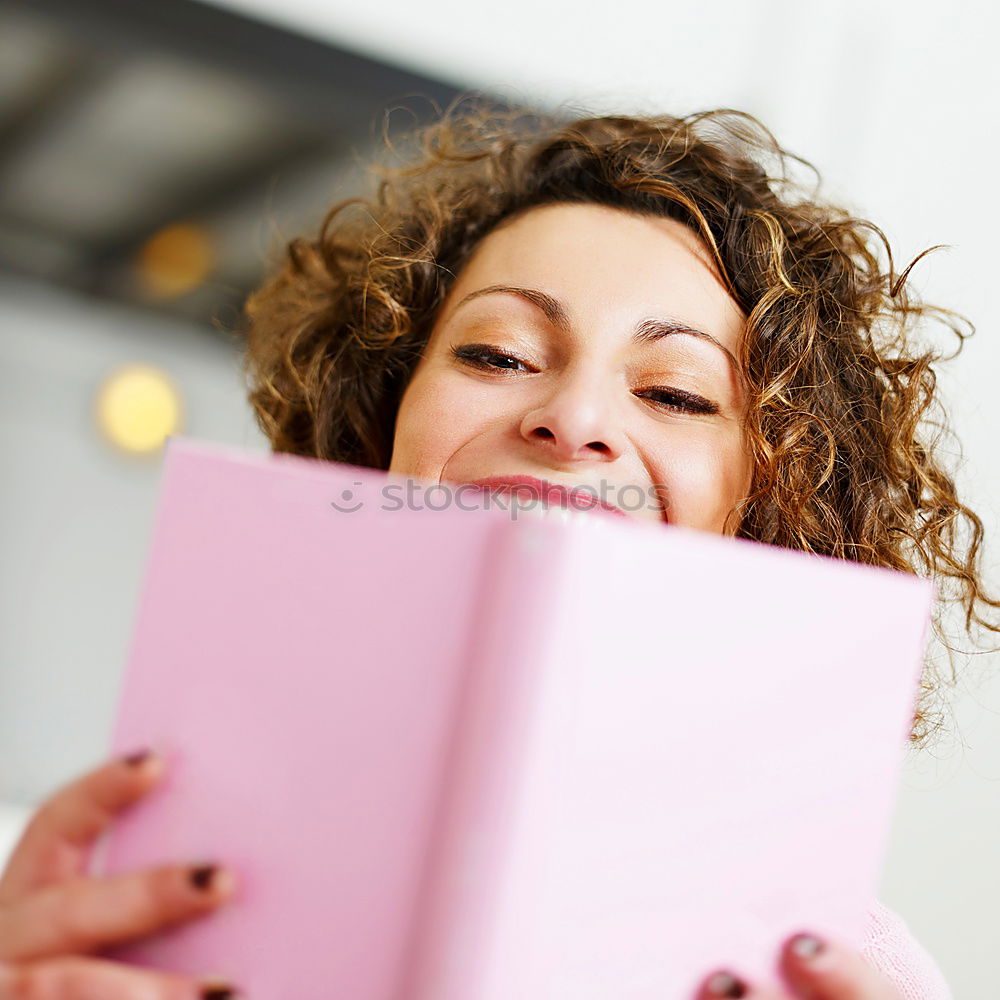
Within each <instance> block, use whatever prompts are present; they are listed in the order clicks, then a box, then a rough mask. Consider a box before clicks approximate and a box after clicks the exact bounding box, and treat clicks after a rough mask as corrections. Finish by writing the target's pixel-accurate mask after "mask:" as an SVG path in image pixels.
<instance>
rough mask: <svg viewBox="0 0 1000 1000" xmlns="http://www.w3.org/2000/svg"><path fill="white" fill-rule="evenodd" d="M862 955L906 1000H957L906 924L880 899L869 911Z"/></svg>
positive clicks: (931, 959)
mask: <svg viewBox="0 0 1000 1000" xmlns="http://www.w3.org/2000/svg"><path fill="white" fill-rule="evenodd" d="M861 954H862V955H864V957H865V958H866V959H867V960H868V961H869V962H870V963H871V964H872V965H874V966H875V968H877V969H879V970H880V971H881V972H882V973H883V974H884V975H885V976H887V977H888V978H889V979H890V980H891V981H892V982H893V983H894V984H895V986H896V989H897V990H899V994H900V996H901V997H903V1000H953V998H952V995H951V990H950V989H949V988H948V984H947V983H946V982H945V981H944V976H943V975H942V974H941V970H940V969H939V968H938V966H937V963H936V962H935V961H934V959H933V958H931V956H930V955H929V954H928V953H927V952H926V951H924V949H923V948H922V947H921V946H920V945H919V944H918V943H917V941H916V939H915V938H914V937H913V935H912V934H911V933H910V929H909V927H908V926H907V925H906V922H905V921H904V920H903V919H902V918H901V917H900V916H899V915H898V914H896V913H893V911H892V910H890V909H889V908H888V907H887V906H883V905H882V903H880V902H879V901H878V900H877V899H876V900H873V901H872V905H871V907H870V908H869V910H868V925H867V927H866V929H865V940H864V943H863V944H862V946H861Z"/></svg>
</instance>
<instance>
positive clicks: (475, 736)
mask: <svg viewBox="0 0 1000 1000" xmlns="http://www.w3.org/2000/svg"><path fill="white" fill-rule="evenodd" d="M570 538H571V533H570V532H567V531H566V529H565V528H564V526H562V525H559V524H551V523H547V522H542V521H535V520H531V521H527V520H526V521H523V522H520V523H517V522H506V523H505V522H502V521H498V529H497V533H496V536H495V538H494V539H493V541H492V543H491V548H492V552H493V558H492V559H491V561H490V563H489V565H488V566H486V567H485V568H484V579H483V590H482V599H481V601H480V604H479V607H480V608H481V609H482V611H481V614H480V616H479V617H478V620H476V621H473V622H472V623H471V629H470V635H469V644H468V648H469V654H468V657H467V661H466V663H467V667H466V671H465V674H464V681H463V690H462V692H461V694H460V696H459V697H458V698H457V699H456V709H455V716H454V719H453V726H452V744H451V750H450V753H449V754H448V758H447V763H446V767H445V773H444V774H443V777H442V793H441V797H440V799H439V805H438V807H437V815H436V820H435V828H434V833H433V835H432V837H431V847H430V851H429V855H428V858H427V864H426V867H425V869H424V882H423V888H422V891H421V892H420V894H419V896H418V903H417V907H416V912H415V913H414V918H413V922H412V927H413V936H412V938H411V948H410V952H409V958H408V961H406V962H405V963H404V966H403V968H402V970H401V976H400V981H399V986H398V989H397V990H396V992H395V994H394V998H395V1000H475V998H477V997H479V996H484V995H485V992H486V988H485V986H484V977H485V976H486V974H487V970H486V967H487V965H488V950H489V945H490V939H491V933H492V928H493V924H494V923H495V917H496V913H495V908H496V905H497V899H498V897H499V887H500V886H501V885H502V883H503V879H504V871H505V860H506V859H507V858H508V854H509V849H510V837H511V832H512V829H513V825H514V822H515V819H516V816H515V814H516V811H517V798H518V795H517V790H518V786H519V783H520V780H521V776H522V775H523V773H524V769H525V767H526V766H527V764H528V763H529V762H528V759H527V757H528V754H529V748H530V739H529V738H528V737H529V732H530V728H531V720H532V718H533V714H534V709H535V707H536V705H535V702H536V699H537V693H538V690H539V685H540V682H541V680H542V677H541V674H542V671H543V669H544V663H545V662H546V661H547V659H548V656H547V649H548V644H550V643H551V642H553V641H555V635H554V632H553V622H554V621H555V620H556V613H555V612H556V604H557V599H558V594H559V592H560V591H559V587H560V581H561V580H563V576H564V573H565V571H566V566H567V565H568V561H567V555H568V546H569V545H570V544H571V543H570Z"/></svg>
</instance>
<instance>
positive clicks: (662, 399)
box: [636, 386, 719, 414]
mask: <svg viewBox="0 0 1000 1000" xmlns="http://www.w3.org/2000/svg"><path fill="white" fill-rule="evenodd" d="M636 395H637V396H639V397H641V398H643V399H649V400H651V401H652V402H654V403H656V404H657V405H658V406H662V407H664V408H666V409H668V410H674V411H675V412H680V413H706V414H713V413H718V412H719V407H718V405H717V404H716V403H713V402H712V401H711V400H710V399H705V397H704V396H699V395H697V394H695V393H693V392H688V391H687V390H685V389H669V388H666V387H665V386H664V387H660V386H654V387H653V388H650V389H643V390H642V391H641V392H637V393H636Z"/></svg>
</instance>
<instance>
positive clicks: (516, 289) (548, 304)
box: [451, 285, 740, 374]
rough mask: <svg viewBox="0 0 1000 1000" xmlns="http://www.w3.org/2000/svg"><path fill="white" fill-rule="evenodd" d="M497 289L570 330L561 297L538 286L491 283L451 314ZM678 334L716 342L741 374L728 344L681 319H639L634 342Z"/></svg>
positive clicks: (555, 323)
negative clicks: (529, 304) (555, 296)
mask: <svg viewBox="0 0 1000 1000" xmlns="http://www.w3.org/2000/svg"><path fill="white" fill-rule="evenodd" d="M497 292H505V293H508V294H510V295H518V296H520V297H521V298H522V299H527V300H528V301H529V302H531V303H533V304H534V305H536V306H538V308H539V309H541V310H542V312H543V313H544V314H545V316H546V318H547V319H548V320H549V322H550V323H552V324H553V325H555V326H557V327H559V329H561V330H563V331H564V332H566V333H568V332H569V330H570V322H569V316H568V315H567V313H566V310H565V308H564V307H563V305H562V303H561V302H560V301H559V300H558V299H555V298H553V297H552V296H551V295H549V294H547V293H546V292H541V291H539V290H538V289H537V288H522V287H521V286H520V285H489V286H487V287H486V288H477V289H476V290H475V291H474V292H469V294H468V295H466V296H465V298H463V299H462V301H461V302H459V303H458V305H457V306H455V308H454V309H452V311H451V315H452V316H454V314H455V313H456V312H458V310H459V309H461V308H462V306H464V305H465V304H466V302H471V301H472V300H473V299H478V298H479V297H480V296H481V295H492V294H494V293H497ZM677 333H684V334H687V335H688V336H691V337H698V338H699V339H700V340H707V341H708V342H709V343H710V344H715V346H716V347H718V348H719V350H720V351H722V352H723V353H724V354H725V355H726V357H727V358H728V359H729V363H730V364H731V365H732V366H733V369H734V371H735V372H736V373H737V374H739V371H740V367H739V362H737V360H736V357H735V356H734V355H733V352H732V351H730V350H729V348H728V347H726V346H725V344H722V343H720V341H718V340H717V339H716V338H715V337H713V336H712V335H711V334H710V333H705V332H704V330H698V329H696V328H695V327H693V326H689V325H688V324H687V323H682V322H680V320H674V319H644V320H640V321H639V323H638V324H637V325H636V328H635V330H634V331H633V333H632V342H633V343H635V344H650V343H654V342H655V341H657V340H661V339H662V338H663V337H669V336H672V335H673V334H677Z"/></svg>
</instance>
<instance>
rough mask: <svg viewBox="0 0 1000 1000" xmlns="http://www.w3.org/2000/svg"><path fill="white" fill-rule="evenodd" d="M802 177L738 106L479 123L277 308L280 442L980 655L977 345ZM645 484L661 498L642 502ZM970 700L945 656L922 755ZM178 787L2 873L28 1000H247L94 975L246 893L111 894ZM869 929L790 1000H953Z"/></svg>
mask: <svg viewBox="0 0 1000 1000" xmlns="http://www.w3.org/2000/svg"><path fill="white" fill-rule="evenodd" d="M791 159H792V158H790V157H789V156H788V154H786V153H784V152H783V151H782V150H781V149H780V148H779V147H778V146H777V144H776V143H775V142H774V140H773V139H772V138H771V136H770V135H769V133H767V132H766V130H764V129H763V128H762V127H761V126H760V125H759V124H758V123H756V122H755V121H754V120H753V119H751V118H749V117H748V116H744V115H740V114H738V113H735V112H716V113H710V114H705V115H694V116H689V117H688V118H684V119H678V118H672V117H667V116H663V117H658V118H655V119H636V118H627V117H604V118H584V119H580V120H577V121H576V122H574V123H572V124H569V125H563V124H560V123H559V122H556V121H546V120H543V119H540V118H538V117H536V116H532V117H518V116H517V115H510V116H499V115H492V116H491V115H489V114H487V113H485V112H477V111H476V110H475V109H473V110H471V111H469V112H468V113H465V114H463V113H460V112H459V111H458V110H455V109H453V110H452V111H451V112H449V113H448V114H447V115H445V116H443V118H442V119H441V121H439V122H438V123H436V124H435V125H433V126H431V127H430V128H429V129H427V130H426V132H425V133H424V134H423V144H422V147H421V152H420V153H419V154H418V155H417V157H416V158H415V159H414V161H413V162H412V163H407V164H404V165H403V166H401V167H398V168H393V169H387V170H386V171H384V173H383V181H382V184H381V186H380V188H379V192H378V196H377V197H376V198H375V199H374V200H373V201H371V202H368V201H364V200H361V199H352V200H350V201H348V202H345V203H342V204H341V205H338V206H336V207H335V208H334V209H333V210H332V211H331V212H330V214H329V215H328V217H327V219H326V221H325V223H324V225H323V226H322V229H321V231H320V233H319V234H318V236H317V237H316V238H315V239H312V240H305V239H300V240H295V241H293V242H292V243H291V244H290V245H289V247H288V253H287V257H286V259H285V261H284V264H283V266H282V267H281V268H280V270H279V271H278V273H277V274H276V275H275V276H274V277H273V278H272V280H271V281H270V282H269V283H268V284H267V285H266V286H265V287H264V288H263V289H262V290H260V291H259V292H257V293H256V294H255V295H254V296H252V297H251V299H250V301H249V304H248V310H247V311H248V317H249V327H248V331H247V337H248V351H247V371H248V372H249V374H250V376H251V392H250V399H251V401H252V403H253V405H254V407H255V409H256V412H257V416H258V419H259V421H260V423H261V426H262V427H263V428H264V430H265V431H266V433H267V434H268V436H269V438H270V440H271V442H272V445H273V447H274V448H275V449H276V450H280V451H288V452H295V453H300V454H304V455H310V456H314V457H319V458H323V459H330V460H334V461H343V462H351V463H355V464H360V465H367V466H370V467H375V468H382V469H386V468H387V469H389V470H391V471H394V472H397V473H400V474H404V475H411V476H416V477H421V478H424V479H431V480H434V481H439V482H454V483H465V482H478V481H481V480H483V479H491V480H493V483H494V488H497V489H503V490H506V491H508V492H509V491H512V490H513V491H520V490H525V489H528V490H529V491H531V490H536V491H538V492H539V493H540V495H544V497H545V500H546V502H547V503H549V504H562V505H571V504H572V501H573V500H574V498H578V497H579V496H580V495H581V492H582V491H586V492H588V493H591V494H598V495H600V496H601V497H602V499H604V500H605V501H606V502H607V504H608V505H609V506H611V507H617V508H618V509H619V510H620V511H622V512H624V513H626V515H627V516H634V517H644V518H651V519H659V520H663V521H666V522H669V523H671V524H679V525H685V526H688V527H692V528H697V529H700V530H704V531H709V532H716V533H721V534H730V535H736V536H740V537H744V538H751V539H756V540H758V541H761V542H766V543H771V544H775V545H782V546H786V547H789V548H793V549H798V550H802V551H806V552H815V553H822V554H825V555H830V556H836V557H841V558H846V559H852V560H856V561H859V562H863V563H867V564H870V565H875V566H886V567H892V568H895V569H899V570H906V571H909V572H914V573H921V574H928V575H933V576H934V577H936V578H937V580H938V582H939V585H940V588H941V593H942V609H943V608H944V605H945V604H947V603H948V602H949V601H951V602H956V603H957V604H958V606H959V607H960V608H961V609H962V610H963V612H964V616H965V617H964V621H965V628H966V629H967V630H968V631H969V632H970V633H971V632H972V631H974V629H975V628H976V627H977V626H980V627H985V628H988V629H992V630H994V631H997V630H1000V626H997V625H996V624H994V623H991V621H990V620H989V619H988V618H987V617H984V616H985V614H986V612H987V611H989V610H991V609H996V608H997V607H1000V602H997V601H995V600H993V599H991V598H989V597H987V596H986V594H985V593H984V590H983V587H982V581H981V575H980V570H979V566H978V550H979V545H980V541H981V538H982V533H983V529H982V524H981V522H980V520H979V518H978V517H977V516H976V514H975V513H974V512H973V511H972V510H970V509H969V508H968V507H967V506H965V505H964V504H963V503H962V502H961V501H960V500H959V498H958V496H957V494H956V490H955V486H954V483H953V481H952V479H951V478H949V476H948V474H947V472H946V471H945V469H944V468H943V467H942V465H941V464H940V462H939V460H938V458H937V455H936V452H935V448H934V445H933V442H931V441H929V440H926V439H925V438H924V437H923V436H922V434H923V426H924V424H925V422H926V421H927V418H928V416H929V415H930V414H931V412H932V409H933V408H934V407H935V406H936V405H937V398H936V395H935V376H934V369H933V363H934V362H935V361H936V360H938V358H937V356H936V355H934V354H933V353H932V352H930V351H925V352H917V351H915V350H914V349H913V348H912V347H911V345H910V336H911V329H912V327H913V326H914V324H916V323H917V322H918V321H920V320H922V319H924V318H927V317H931V316H937V317H938V318H941V319H943V320H944V321H945V324H946V326H948V327H949V328H950V329H951V330H953V331H954V332H955V334H957V336H958V337H959V343H960V344H961V340H962V338H963V337H964V336H965V335H966V334H965V333H964V332H963V330H962V328H961V326H960V325H959V324H958V322H957V320H955V319H954V318H953V317H952V316H951V314H949V313H946V312H944V311H941V310H935V309H933V308H932V307H929V306H923V305H920V304H919V303H917V302H915V301H914V300H913V299H912V298H911V297H910V295H909V294H908V292H907V290H906V289H905V287H904V279H905V273H904V275H903V276H901V277H898V278H897V277H896V276H895V274H894V271H893V267H892V261H891V256H889V258H888V269H887V271H886V270H883V268H882V266H881V264H880V262H879V257H878V252H877V251H878V249H879V248H880V247H881V248H884V249H885V250H886V252H888V245H887V244H886V243H885V240H884V237H883V236H882V234H881V232H880V231H879V230H878V229H877V228H876V227H874V226H873V225H871V224H870V223H867V222H865V221H863V220H858V219H854V218H852V217H851V216H850V215H848V214H847V213H845V212H843V211H841V210H839V209H836V208H834V207H831V206H828V205H825V204H823V203H822V202H820V201H818V200H817V199H816V198H815V197H814V196H805V195H803V194H802V193H801V192H800V191H799V189H798V188H797V187H796V185H795V184H793V183H792V181H791V179H790V178H789V176H788V175H787V172H786V170H785V168H786V167H787V165H788V164H789V162H790V161H791ZM525 477H528V478H527V479H526V478H525ZM526 484H527V485H526ZM626 488H629V489H631V490H632V491H633V493H632V495H636V494H635V490H636V488H638V490H639V491H640V492H641V495H643V496H645V497H650V498H653V500H652V501H651V502H649V503H646V504H643V505H641V506H639V507H635V506H634V505H628V507H627V506H626V504H624V503H623V502H620V499H621V497H623V496H624V495H625V492H624V491H625V489H626ZM574 489H575V490H576V491H577V492H576V493H574V492H573V491H574ZM940 621H941V616H940V615H939V616H938V625H939V626H940ZM939 687H940V682H939V680H938V678H937V676H936V673H935V671H934V670H932V668H931V665H930V664H928V668H927V671H926V677H925V682H924V685H923V691H922V696H921V699H920V703H919V704H918V706H917V712H916V714H915V717H914V726H913V733H912V738H913V741H914V742H915V743H921V742H924V741H926V739H927V737H928V735H929V734H930V732H931V731H932V730H933V724H932V723H931V719H932V715H931V712H930V708H931V707H932V702H933V699H934V698H935V697H936V696H937V692H938V690H939ZM162 766H163V765H162V762H161V761H160V760H159V759H158V758H156V757H155V756H152V755H145V756H143V755H142V754H138V755H136V756H135V757H134V758H132V759H131V760H129V761H125V762H111V763H108V764H106V765H105V766H104V767H102V768H99V769H97V770H95V771H93V772H91V773H90V774H89V775H87V776H85V777H83V778H82V779H80V780H79V781H77V782H75V783H74V784H72V785H69V786H67V787H66V788H65V789H63V790H62V791H60V792H59V793H57V794H56V795H55V796H54V797H53V798H52V799H50V800H49V801H48V802H47V803H46V804H44V805H43V806H42V808H41V809H40V810H39V811H38V813H36V815H35V816H34V818H33V820H32V822H31V824H30V825H29V827H28V829H27V831H26V833H25V835H24V837H23V838H22V840H21V842H20V843H19V845H18V847H17V849H16V850H15V853H14V855H13V856H12V858H11V861H10V864H9V866H8V868H7V870H6V871H5V873H4V875H3V878H2V880H0V957H2V958H5V959H6V960H7V966H6V969H5V971H4V973H3V975H0V1000H7V998H12V997H28V996H31V997H50V996H51V997H56V996H58V997H60V998H61V1000H75V998H81V1000H82V998H84V997H95V996H98V995H100V996H101V997H105V998H108V1000H117V998H119V997H121V998H124V997H126V996H139V995H141V996H144V997H150V998H153V997H156V998H161V997H162V998H167V997H170V998H178V1000H180V998H181V997H184V998H189V997H194V996H198V995H202V996H215V997H223V996H227V995H229V994H228V992H227V988H226V987H225V986H222V985H220V986H217V987H212V986H204V991H203V992H201V993H200V994H199V990H200V989H202V988H203V986H201V985H199V984H196V983H193V982H191V981H189V980H185V979H184V978H182V977H177V976H172V975H166V974H160V973H156V972H153V971H150V970H144V969H132V968H127V967H125V966H122V965H118V964H114V963H110V962H107V961H104V960H101V959H99V958H96V957H87V956H88V953H92V952H95V951H97V950H98V949H100V948H101V947H102V946H106V945H109V944H111V943H114V942H117V941H121V940H124V939H126V938H131V937H135V936H138V935H143V934H147V933H150V932H152V931H153V930H155V929H157V928H159V927H162V926H165V925H167V924H170V923H173V922H177V921H180V920H187V919H192V918H193V917H195V916H197V915H198V914H201V913H205V912H208V911H210V910H212V909H214V908H215V907H217V906H218V905H220V904H222V903H223V902H224V901H225V900H226V899H228V898H229V897H230V895H231V893H232V892H233V889H234V886H233V878H232V873H230V872H227V871H226V870H225V869H224V868H221V867H217V866H214V865H211V864H200V865H196V866H194V867H193V868H189V867H186V866H182V865H177V866H168V867H164V868H162V869H158V870H156V871H153V872H136V873H130V874H126V875H121V876H117V877H114V878H108V879H97V880H89V879H86V878H82V877H81V876H80V872H81V871H82V870H83V868H82V865H83V859H84V857H85V854H86V851H87V849H88V846H89V845H90V844H91V843H92V842H93V840H94V838H95V837H96V836H97V834H98V833H99V832H100V831H101V830H102V829H104V828H105V827H106V826H107V825H108V824H109V823H110V822H111V821H112V819H113V816H114V814H115V813H116V812H118V811H119V810H120V809H122V808H124V807H125V806H127V805H128V804H130V803H132V802H135V801H136V800H137V799H139V798H141V796H142V795H143V794H144V793H145V792H146V791H147V790H148V789H149V788H151V787H153V785H154V784H155V782H156V780H157V778H158V777H159V775H160V774H161V773H162ZM870 916H871V920H870V925H869V928H868V935H867V939H866V941H865V944H864V947H863V949H862V951H861V952H860V953H859V952H855V951H854V950H852V949H851V948H848V947H847V946H846V945H844V944H843V943H842V942H836V941H827V942H821V941H819V940H818V939H817V938H816V937H815V936H813V935H809V934H804V935H797V936H795V937H793V938H792V939H790V940H789V941H786V942H775V947H776V955H777V957H778V960H779V962H780V968H781V970H782V973H783V976H784V979H785V989H784V991H782V992H781V993H780V996H781V997H789V996H791V997H812V998H820V1000H900V998H903V1000H915V998H920V1000H941V998H945V997H947V996H948V991H947V987H946V986H945V984H944V982H943V980H942V979H941V976H940V973H939V971H938V970H937V968H936V966H935V965H934V963H933V961H932V960H931V959H930V958H929V956H927V955H926V954H925V953H924V952H923V951H922V950H921V949H920V947H919V946H918V945H917V944H916V942H915V941H913V939H912V938H911V937H909V935H908V932H907V930H906V927H905V925H904V924H903V923H902V922H901V921H900V920H899V919H898V918H897V917H895V916H894V915H893V914H891V913H890V912H889V911H887V910H886V909H885V908H884V907H882V906H880V904H878V903H877V902H874V901H873V905H872V909H871V915H870ZM701 995H702V996H703V997H706V998H707V997H710V996H727V997H739V996H745V997H756V998H760V1000H764V998H765V997H767V998H768V1000H778V996H779V995H777V994H774V993H765V992H764V991H762V990H761V989H760V988H758V987H755V985H754V984H753V983H748V982H743V981H741V980H740V977H739V970H706V978H705V982H704V984H703V986H702V991H701ZM538 1000H543V998H538ZM609 1000H610V998H609Z"/></svg>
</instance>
